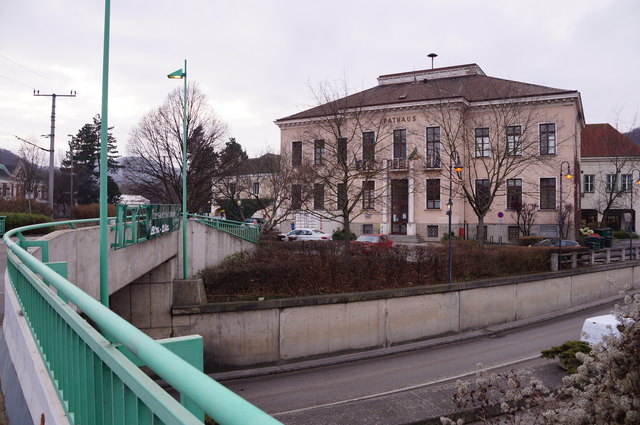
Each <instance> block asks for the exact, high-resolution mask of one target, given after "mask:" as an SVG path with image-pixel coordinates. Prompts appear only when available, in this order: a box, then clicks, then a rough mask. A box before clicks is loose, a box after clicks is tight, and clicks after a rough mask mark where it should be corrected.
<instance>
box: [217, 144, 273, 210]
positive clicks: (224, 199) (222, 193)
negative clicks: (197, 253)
mask: <svg viewBox="0 0 640 425" xmlns="http://www.w3.org/2000/svg"><path fill="white" fill-rule="evenodd" d="M279 166H280V156H279V155H276V154H272V153H267V154H264V155H262V156H260V157H257V158H249V159H247V160H246V161H243V162H242V163H240V164H239V165H238V166H237V167H236V168H235V169H234V170H232V171H231V172H230V173H228V175H226V176H225V177H223V178H221V179H220V180H219V181H218V182H216V183H215V184H214V186H213V190H212V192H213V193H212V197H211V209H210V213H211V214H212V215H213V216H221V215H225V216H227V218H229V214H228V213H229V211H226V210H225V206H224V205H221V204H223V203H227V205H229V204H228V203H229V202H231V203H232V204H236V205H237V203H242V204H243V205H245V207H246V208H249V205H247V203H252V204H253V205H259V204H261V203H265V204H266V203H270V202H271V199H272V198H273V196H274V195H273V179H274V177H275V176H277V174H278V172H279ZM226 208H227V209H229V206H227V207H226ZM254 208H255V207H254ZM254 208H251V209H254ZM267 215H268V213H267V212H265V211H264V210H263V209H257V210H256V211H255V212H253V211H252V214H251V217H252V218H259V219H265V218H267ZM245 218H250V217H245Z"/></svg>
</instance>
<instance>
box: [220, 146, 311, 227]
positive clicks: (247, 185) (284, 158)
mask: <svg viewBox="0 0 640 425" xmlns="http://www.w3.org/2000/svg"><path fill="white" fill-rule="evenodd" d="M247 165H248V167H241V168H240V171H239V173H238V175H237V176H235V177H233V176H228V177H226V178H225V179H224V180H225V183H226V184H225V185H224V189H223V190H224V191H226V193H227V195H228V196H230V197H233V196H243V197H245V198H248V199H251V200H253V201H254V205H255V206H256V208H257V209H259V210H260V211H261V212H262V214H263V215H264V219H265V224H264V226H263V227H262V231H263V232H270V231H271V230H273V229H274V228H275V227H276V226H278V225H280V224H281V223H284V222H285V221H286V220H288V219H289V217H291V214H292V213H293V212H294V209H293V206H294V204H293V203H292V202H291V200H292V198H293V191H294V190H295V189H294V188H295V187H296V186H295V185H300V186H306V185H307V184H308V182H309V181H310V170H309V168H308V167H304V166H300V167H293V166H292V165H291V158H290V156H289V154H288V153H287V152H283V153H282V154H280V155H276V154H274V153H270V152H269V153H266V154H264V155H262V156H260V157H259V158H254V159H252V160H250V161H249V162H248V163H247ZM230 189H233V190H230ZM296 196H299V197H300V198H299V201H300V203H306V202H307V201H308V197H309V196H311V193H310V192H309V191H304V192H303V191H300V193H296Z"/></svg>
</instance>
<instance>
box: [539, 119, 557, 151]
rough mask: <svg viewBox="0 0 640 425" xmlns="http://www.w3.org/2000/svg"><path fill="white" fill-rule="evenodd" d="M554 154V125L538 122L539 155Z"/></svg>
mask: <svg viewBox="0 0 640 425" xmlns="http://www.w3.org/2000/svg"><path fill="white" fill-rule="evenodd" d="M555 154H556V125H555V124H540V155H555Z"/></svg>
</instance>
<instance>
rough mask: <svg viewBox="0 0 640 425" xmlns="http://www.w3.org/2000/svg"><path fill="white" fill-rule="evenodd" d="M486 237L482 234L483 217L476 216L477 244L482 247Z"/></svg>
mask: <svg viewBox="0 0 640 425" xmlns="http://www.w3.org/2000/svg"><path fill="white" fill-rule="evenodd" d="M485 238H486V235H485V234H484V216H478V242H480V245H484V240H485Z"/></svg>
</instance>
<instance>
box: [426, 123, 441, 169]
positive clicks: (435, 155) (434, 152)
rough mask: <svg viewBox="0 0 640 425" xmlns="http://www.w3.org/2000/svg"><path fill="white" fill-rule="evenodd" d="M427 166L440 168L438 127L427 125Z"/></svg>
mask: <svg viewBox="0 0 640 425" xmlns="http://www.w3.org/2000/svg"><path fill="white" fill-rule="evenodd" d="M426 152H427V156H426V158H425V163H426V164H425V166H426V167H427V168H440V127H427V151H426Z"/></svg>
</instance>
